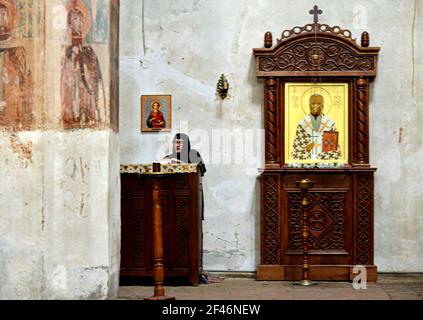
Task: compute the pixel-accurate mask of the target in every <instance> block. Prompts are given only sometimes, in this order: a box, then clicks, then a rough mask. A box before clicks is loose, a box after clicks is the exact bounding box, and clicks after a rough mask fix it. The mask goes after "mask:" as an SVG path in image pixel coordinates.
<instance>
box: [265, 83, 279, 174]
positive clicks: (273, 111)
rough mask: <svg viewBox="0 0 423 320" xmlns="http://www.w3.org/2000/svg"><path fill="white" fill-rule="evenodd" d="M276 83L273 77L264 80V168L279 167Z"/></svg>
mask: <svg viewBox="0 0 423 320" xmlns="http://www.w3.org/2000/svg"><path fill="white" fill-rule="evenodd" d="M276 89H277V81H276V79H275V78H273V77H269V78H268V79H266V88H265V94H264V95H265V106H264V109H265V110H264V112H265V118H264V121H265V123H264V127H265V130H266V150H265V153H266V155H265V157H266V167H279V158H280V156H279V143H278V108H277V90H276Z"/></svg>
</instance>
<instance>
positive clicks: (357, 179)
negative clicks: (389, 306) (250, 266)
mask: <svg viewBox="0 0 423 320" xmlns="http://www.w3.org/2000/svg"><path fill="white" fill-rule="evenodd" d="M379 50H380V48H378V47H369V34H368V33H367V32H363V33H362V35H361V46H360V45H358V44H357V43H356V41H355V39H353V38H352V34H351V32H350V31H349V30H344V29H341V28H340V27H338V26H335V27H330V26H328V25H325V24H319V23H317V22H315V23H314V24H308V25H305V26H304V27H295V28H293V29H291V30H286V31H284V32H283V33H282V36H281V38H280V39H279V40H277V43H276V44H275V46H273V40H272V34H271V33H270V32H267V33H266V34H265V39H264V48H259V49H254V50H253V53H254V55H255V58H256V73H257V77H258V78H261V79H264V84H265V88H264V90H265V91H264V129H265V167H264V169H262V176H261V237H260V238H261V262H260V265H259V267H258V269H257V279H258V280H296V279H299V277H300V274H301V273H300V268H299V266H298V264H299V263H298V261H299V260H296V262H295V263H294V262H293V261H294V260H295V257H294V260H292V259H291V258H289V259H286V252H283V251H284V250H285V249H284V248H286V246H287V243H288V242H287V241H288V240H287V235H286V234H282V233H284V232H285V233H286V228H287V226H286V223H287V222H286V221H287V216H288V212H289V208H288V199H287V190H288V189H290V190H292V188H293V187H292V186H288V184H287V182H286V181H287V180H286V179H288V180H289V179H291V178H292V177H302V176H303V177H305V176H308V177H311V178H314V179H316V180H318V181H317V186H318V188H316V189H315V190H311V192H317V193H318V192H343V191H341V190H344V189H343V188H345V187H347V190H348V192H350V194H351V196H349V197H348V199H349V200H348V203H346V205H347V206H348V207H349V208H351V209H348V210H347V212H348V214H349V216H348V219H349V220H348V221H351V223H352V227H351V230H350V232H351V234H348V236H350V238H349V241H350V245H349V247H350V248H351V251H350V252H349V253H348V254H349V256H348V257H349V258H348V261H349V262H348V264H347V265H345V264H343V263H341V262H340V261H341V260H342V259H339V260H336V258H335V259H332V258H331V257H330V256H331V254H332V256H333V253H326V257H327V256H329V259H332V260H330V261H335V262H333V263H331V265H324V264H322V265H315V266H312V268H311V276H312V278H314V279H320V280H352V278H353V276H354V275H353V270H354V266H355V265H365V266H366V267H367V272H368V281H376V279H377V268H376V266H374V265H373V263H374V262H373V254H374V249H373V240H374V235H373V215H374V213H373V198H374V191H373V189H374V187H373V175H374V172H375V171H376V169H375V168H371V166H370V157H369V82H370V81H372V80H373V79H374V77H375V76H376V70H377V57H378V52H379ZM315 78H318V79H319V82H320V81H321V82H325V83H331V82H342V83H348V88H349V89H348V90H349V91H348V96H349V97H348V99H349V100H348V102H349V110H348V112H349V114H348V118H349V126H348V127H349V134H348V136H349V141H348V147H349V148H348V149H349V155H348V159H349V163H348V164H347V165H346V166H345V167H344V168H342V169H317V168H316V169H304V168H301V169H298V168H297V169H295V168H289V167H288V165H287V164H286V163H285V155H284V152H285V148H284V143H285V136H284V135H285V130H284V125H285V119H284V117H285V101H284V99H285V94H284V90H285V85H284V84H285V83H286V82H308V81H310V82H312V81H313V79H315ZM332 178H335V179H340V180H342V179H344V180H342V181H348V183H347V185H344V186H343V188H342V187H341V186H340V185H333V186H332V183H331V179H332ZM294 188H295V187H294ZM319 190H320V191H319ZM325 190H326V191H325ZM328 190H330V191H328ZM291 192H295V190H294V191H291ZM284 230H285V231H284ZM316 257H317V260H315V261H320V260H319V259H320V258H319V255H318V254H317V256H316ZM323 259H325V258H323ZM287 261H288V262H287ZM322 261H323V260H322ZM328 261H329V260H328ZM336 261H338V262H336ZM342 261H345V260H342Z"/></svg>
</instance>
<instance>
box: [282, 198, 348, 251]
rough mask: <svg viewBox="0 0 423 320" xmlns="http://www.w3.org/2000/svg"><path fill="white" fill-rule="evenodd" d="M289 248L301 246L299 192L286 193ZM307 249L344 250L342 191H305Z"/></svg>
mask: <svg viewBox="0 0 423 320" xmlns="http://www.w3.org/2000/svg"><path fill="white" fill-rule="evenodd" d="M288 201H289V205H288V207H289V218H288V219H289V222H288V228H289V229H288V230H289V249H291V250H295V249H301V248H302V225H303V224H302V218H303V211H302V210H303V209H302V205H301V194H300V193H290V194H289V200H288ZM309 201H310V204H309V206H308V209H307V210H308V212H309V219H310V222H309V225H310V233H309V249H312V250H344V249H345V244H344V229H345V201H346V199H345V193H312V194H309Z"/></svg>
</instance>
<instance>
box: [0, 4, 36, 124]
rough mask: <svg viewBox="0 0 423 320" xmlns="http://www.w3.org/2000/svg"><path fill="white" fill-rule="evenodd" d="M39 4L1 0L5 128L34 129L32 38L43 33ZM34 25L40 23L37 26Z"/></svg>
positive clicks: (0, 104)
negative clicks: (30, 56) (29, 55)
mask: <svg viewBox="0 0 423 320" xmlns="http://www.w3.org/2000/svg"><path fill="white" fill-rule="evenodd" d="M40 25H41V18H40V7H39V4H35V5H32V4H30V1H13V0H0V127H1V129H3V130H9V131H21V130H30V129H31V128H32V127H33V125H34V120H35V119H34V113H33V107H34V102H35V100H36V97H35V96H34V91H33V86H34V82H33V72H32V70H31V69H32V68H31V64H32V63H30V62H31V61H30V59H29V58H28V51H29V54H31V51H32V50H31V47H30V48H29V50H28V48H27V47H28V46H30V44H31V43H30V42H28V41H27V40H26V39H24V38H31V37H32V36H33V35H34V34H39V30H40ZM34 26H36V27H35V28H34Z"/></svg>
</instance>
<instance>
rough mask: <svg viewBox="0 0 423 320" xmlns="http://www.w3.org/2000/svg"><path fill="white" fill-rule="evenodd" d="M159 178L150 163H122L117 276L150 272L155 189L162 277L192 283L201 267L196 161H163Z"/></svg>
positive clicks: (145, 276) (148, 275)
mask: <svg viewBox="0 0 423 320" xmlns="http://www.w3.org/2000/svg"><path fill="white" fill-rule="evenodd" d="M159 176H160V179H156V178H157V177H159ZM159 176H157V175H155V174H154V173H153V165H152V164H147V165H144V164H140V165H136V164H135V165H122V166H121V179H122V180H121V183H122V194H121V206H122V209H121V221H122V246H121V270H120V276H121V279H123V278H129V277H131V278H140V279H142V280H149V279H151V278H152V277H153V276H154V264H155V263H154V249H155V248H154V244H153V240H154V237H153V227H152V226H153V215H154V209H153V208H154V207H155V204H154V201H153V200H154V198H153V196H154V195H155V196H156V197H157V194H158V193H159V194H160V196H159V197H160V207H161V211H162V230H163V257H164V261H163V264H164V277H165V279H167V280H179V282H181V280H182V281H183V282H185V283H190V284H192V285H195V286H196V285H198V284H199V276H200V272H201V268H202V266H201V254H202V217H201V210H200V205H201V202H200V196H201V195H200V172H199V170H198V167H197V164H162V165H161V169H160V175H159Z"/></svg>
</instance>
